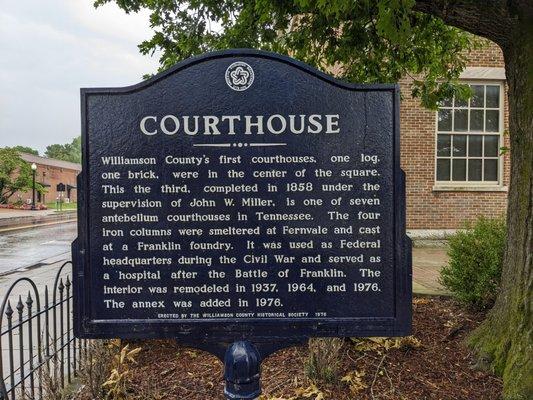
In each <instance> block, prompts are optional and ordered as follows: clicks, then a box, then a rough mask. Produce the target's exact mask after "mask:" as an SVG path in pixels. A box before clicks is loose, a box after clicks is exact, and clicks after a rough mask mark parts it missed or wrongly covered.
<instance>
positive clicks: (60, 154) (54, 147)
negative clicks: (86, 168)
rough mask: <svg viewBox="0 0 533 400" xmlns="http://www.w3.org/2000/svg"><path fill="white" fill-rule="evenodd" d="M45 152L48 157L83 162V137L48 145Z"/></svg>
mask: <svg viewBox="0 0 533 400" xmlns="http://www.w3.org/2000/svg"><path fill="white" fill-rule="evenodd" d="M44 154H45V156H46V157H49V158H55V159H56V160H63V161H70V162H73V163H81V137H80V136H78V137H75V138H74V139H72V142H70V143H66V144H51V145H50V146H46V151H45V152H44Z"/></svg>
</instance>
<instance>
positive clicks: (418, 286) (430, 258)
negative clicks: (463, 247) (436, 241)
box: [413, 247, 449, 295]
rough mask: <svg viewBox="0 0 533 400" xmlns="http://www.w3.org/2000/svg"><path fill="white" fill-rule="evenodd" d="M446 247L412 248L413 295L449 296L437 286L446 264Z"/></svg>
mask: <svg viewBox="0 0 533 400" xmlns="http://www.w3.org/2000/svg"><path fill="white" fill-rule="evenodd" d="M446 251H447V248H446V247H415V248H413V293H415V294H426V295H449V293H448V292H447V291H446V290H445V289H444V288H443V287H442V286H441V285H440V284H439V282H438V279H439V273H440V270H441V268H442V267H443V266H445V265H446V264H447V263H448V255H447V254H446Z"/></svg>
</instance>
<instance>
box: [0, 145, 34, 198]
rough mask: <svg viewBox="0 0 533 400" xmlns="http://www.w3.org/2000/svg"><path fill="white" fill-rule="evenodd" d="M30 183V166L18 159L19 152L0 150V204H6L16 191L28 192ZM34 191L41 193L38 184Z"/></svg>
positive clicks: (7, 148)
mask: <svg viewBox="0 0 533 400" xmlns="http://www.w3.org/2000/svg"><path fill="white" fill-rule="evenodd" d="M32 182H33V179H32V170H31V167H30V164H29V163H27V162H26V161H24V160H23V159H22V158H20V155H19V151H18V150H17V149H16V148H9V147H4V148H0V204H5V203H7V202H8V200H9V198H10V197H11V196H12V195H13V194H15V193H16V192H18V191H21V192H25V191H28V190H30V189H31V188H32ZM36 189H37V190H38V191H43V187H42V186H41V185H40V184H39V183H37V184H36Z"/></svg>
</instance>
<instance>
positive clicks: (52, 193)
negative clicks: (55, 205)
mask: <svg viewBox="0 0 533 400" xmlns="http://www.w3.org/2000/svg"><path fill="white" fill-rule="evenodd" d="M20 157H21V158H22V159H23V160H24V161H27V162H28V163H29V164H32V163H35V165H37V170H36V173H35V181H36V182H39V183H40V184H41V185H43V186H44V187H45V189H46V193H44V194H43V195H40V194H39V193H37V195H36V201H37V203H49V202H54V201H56V199H57V198H58V196H59V193H58V192H57V190H56V189H57V185H58V184H59V183H63V184H64V185H65V191H64V192H63V194H62V197H63V199H64V200H65V201H74V202H75V201H76V200H77V191H76V176H77V175H78V174H79V173H80V171H81V165H80V164H75V163H71V162H68V161H62V160H55V159H53V158H46V157H40V156H35V155H33V154H27V153H21V154H20ZM31 196H32V192H31V191H29V192H25V193H15V194H14V195H13V197H12V198H11V200H12V201H13V200H16V199H22V200H23V201H25V202H27V201H28V200H29V201H31ZM67 199H68V200H67Z"/></svg>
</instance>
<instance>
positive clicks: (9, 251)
mask: <svg viewBox="0 0 533 400" xmlns="http://www.w3.org/2000/svg"><path fill="white" fill-rule="evenodd" d="M76 226H77V225H76V223H75V222H72V223H64V224H58V225H52V226H43V227H35V228H29V229H22V230H16V231H12V232H5V233H0V275H2V274H5V273H6V272H8V271H12V270H19V269H22V268H27V267H32V266H38V265H39V264H40V263H46V264H48V262H46V261H45V260H47V259H50V258H54V257H57V256H61V255H62V256H64V257H62V258H68V259H70V244H71V243H72V241H73V240H74V238H75V237H76V229H77V228H76Z"/></svg>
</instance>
